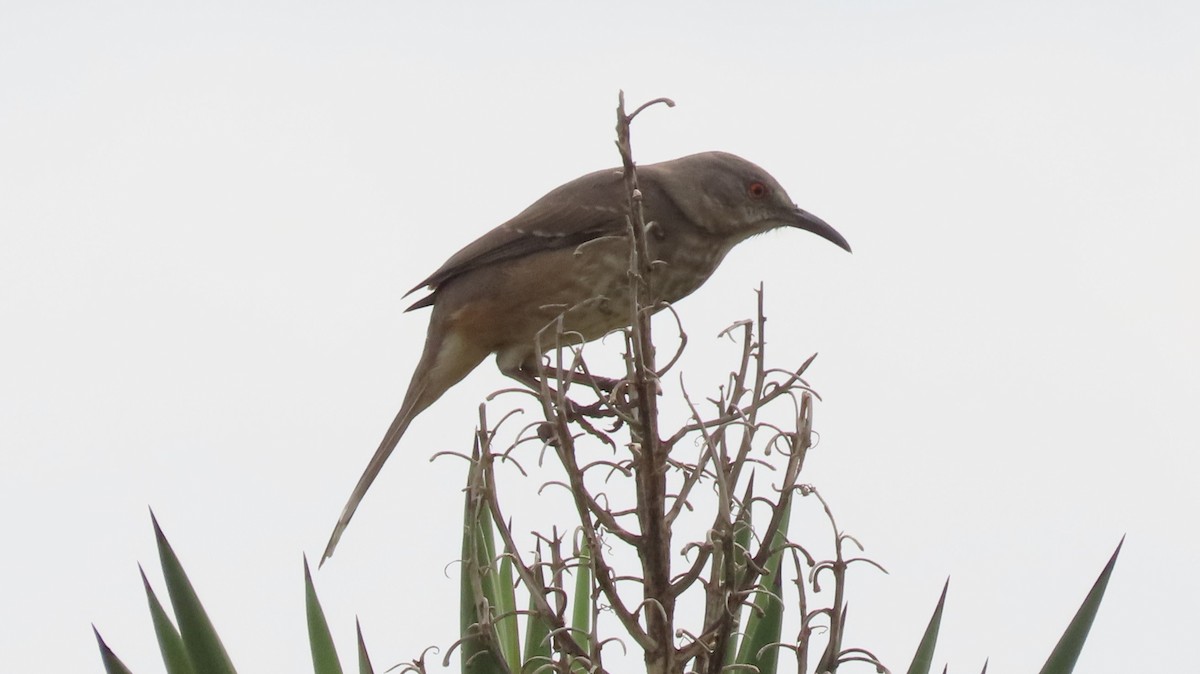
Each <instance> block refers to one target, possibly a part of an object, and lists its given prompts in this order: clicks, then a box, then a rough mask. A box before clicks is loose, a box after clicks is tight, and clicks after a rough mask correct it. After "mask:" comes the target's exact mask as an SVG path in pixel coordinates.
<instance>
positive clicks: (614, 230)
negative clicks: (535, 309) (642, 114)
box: [408, 169, 626, 311]
mask: <svg viewBox="0 0 1200 674" xmlns="http://www.w3.org/2000/svg"><path fill="white" fill-rule="evenodd" d="M625 203H626V201H625V187H624V183H623V180H622V177H621V172H620V170H618V169H609V170H605V171H597V172H595V173H589V174H588V175H585V176H583V177H581V178H578V179H576V180H573V181H571V182H569V183H567V184H565V185H562V186H561V187H558V188H555V189H554V190H552V191H551V192H550V193H549V194H547V195H546V196H544V197H542V198H541V199H538V200H537V201H536V202H534V203H533V204H532V205H531V206H530V207H529V208H526V209H525V210H524V211H522V212H521V213H519V214H517V216H516V217H514V218H513V219H511V220H509V221H508V222H505V223H504V224H502V225H500V226H499V227H496V228H495V229H493V230H492V231H490V232H488V233H487V234H484V235H483V236H481V237H479V238H478V239H476V240H475V241H474V242H472V243H471V244H469V245H467V247H465V248H463V249H462V250H460V251H458V252H457V253H455V254H454V255H452V256H451V257H450V259H449V260H446V263H445V264H443V265H442V266H441V268H440V269H438V270H437V271H435V272H433V274H431V275H430V276H429V278H427V279H425V280H424V281H421V282H420V283H418V284H417V285H416V287H414V288H413V289H412V290H410V291H409V293H412V292H415V291H416V290H418V289H420V288H423V287H429V288H431V289H432V290H433V294H430V295H429V296H427V297H424V298H422V299H421V300H418V301H417V302H416V303H415V304H413V305H412V306H411V307H409V308H408V311H412V310H413V309H419V308H421V307H426V306H429V305H431V304H433V301H434V296H435V295H436V293H437V289H438V287H439V286H441V285H442V284H443V283H445V282H447V281H449V280H451V279H453V278H454V277H456V276H460V275H462V274H465V273H466V272H468V271H471V270H472V269H478V268H479V267H482V266H485V265H489V264H493V263H496V262H500V261H502V260H511V259H513V258H518V257H523V256H525V255H531V254H533V253H537V252H540V251H544V250H554V249H558V248H566V247H569V246H578V245H580V244H582V243H585V242H587V241H591V240H593V239H597V238H600V237H603V236H613V235H620V234H622V233H624V231H625V228H626V224H625V213H626V207H625Z"/></svg>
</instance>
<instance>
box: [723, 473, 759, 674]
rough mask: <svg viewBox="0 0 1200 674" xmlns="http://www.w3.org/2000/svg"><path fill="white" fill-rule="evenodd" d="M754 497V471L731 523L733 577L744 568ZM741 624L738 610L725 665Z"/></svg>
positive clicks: (731, 659) (730, 658) (735, 648)
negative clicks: (743, 553)
mask: <svg viewBox="0 0 1200 674" xmlns="http://www.w3.org/2000/svg"><path fill="white" fill-rule="evenodd" d="M753 499H754V473H750V479H749V480H748V481H747V483H746V494H745V496H743V497H742V509H741V510H740V511H738V515H737V519H736V520H735V521H734V523H733V549H734V554H735V555H738V557H737V558H736V559H735V560H733V565H734V569H735V577H736V575H737V574H740V573H742V571H743V570H744V569H745V568H746V559H745V557H742V556H741V554H740V551H742V550H749V549H750V536H751V534H752V533H753V531H752V529H751V527H750V502H751V501H752V500H753ZM741 624H742V612H741V611H738V612H737V613H735V614H734V615H733V624H732V625H730V632H732V634H730V635H729V645H728V648H726V649H725V666H726V667H728V666H729V665H732V664H733V663H734V658H736V657H737V652H738V629H739V628H740V627H741Z"/></svg>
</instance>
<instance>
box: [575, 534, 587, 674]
mask: <svg viewBox="0 0 1200 674" xmlns="http://www.w3.org/2000/svg"><path fill="white" fill-rule="evenodd" d="M577 563H578V565H577V566H576V567H575V592H574V595H575V596H574V598H573V599H572V601H571V637H572V638H574V639H575V642H576V643H578V644H579V648H580V649H582V650H583V652H584V653H590V652H591V648H592V645H591V642H592V639H591V636H592V551H591V548H590V547H588V544H587V541H584V542H583V545H581V546H580V547H579V555H578V560H577ZM576 668H577V670H578V671H581V672H582V671H585V668H584V667H583V665H576Z"/></svg>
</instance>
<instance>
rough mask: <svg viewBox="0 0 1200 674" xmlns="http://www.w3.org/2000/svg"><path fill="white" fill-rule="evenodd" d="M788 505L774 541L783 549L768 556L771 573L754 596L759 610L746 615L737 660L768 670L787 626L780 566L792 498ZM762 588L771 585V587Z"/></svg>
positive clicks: (760, 669)
mask: <svg viewBox="0 0 1200 674" xmlns="http://www.w3.org/2000/svg"><path fill="white" fill-rule="evenodd" d="M786 508H787V509H786V510H785V511H784V513H783V518H782V519H781V520H780V523H779V530H778V531H777V532H775V539H774V540H773V541H772V543H771V545H772V547H775V548H779V550H778V552H776V553H775V554H773V555H771V557H770V558H769V559H767V565H766V568H767V573H766V575H765V576H764V577H763V578H762V580H761V581H760V584H759V587H760V589H759V590H758V592H757V593H756V594H755V597H754V609H755V610H752V611H750V615H749V616H748V617H747V618H746V635H745V636H744V637H742V644H741V647H740V648H739V649H738V655H737V664H739V665H752V666H755V667H757V668H758V671H760V672H763V673H764V674H766V673H768V672H774V671H775V669H776V662H777V661H778V659H779V649H778V647H776V646H774V644H778V643H779V638H780V635H781V634H782V632H781V630H782V627H783V602H782V601H781V599H782V592H783V576H782V574H781V573H780V567H781V566H782V562H783V549H782V546H783V545H785V544H786V543H787V531H788V523H789V522H790V521H791V516H792V501H791V499H788V502H787V505H786ZM761 588H768V589H769V591H764V590H763V589H761Z"/></svg>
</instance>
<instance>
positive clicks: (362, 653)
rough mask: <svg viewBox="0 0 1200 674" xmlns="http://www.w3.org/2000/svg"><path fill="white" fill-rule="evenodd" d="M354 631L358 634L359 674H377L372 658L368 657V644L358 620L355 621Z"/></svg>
mask: <svg viewBox="0 0 1200 674" xmlns="http://www.w3.org/2000/svg"><path fill="white" fill-rule="evenodd" d="M354 631H355V632H357V633H358V674H375V668H374V667H372V666H371V656H369V655H367V642H365V641H363V635H362V625H360V624H359V622H358V618H355V619H354Z"/></svg>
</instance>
